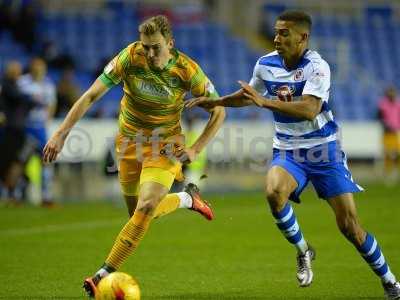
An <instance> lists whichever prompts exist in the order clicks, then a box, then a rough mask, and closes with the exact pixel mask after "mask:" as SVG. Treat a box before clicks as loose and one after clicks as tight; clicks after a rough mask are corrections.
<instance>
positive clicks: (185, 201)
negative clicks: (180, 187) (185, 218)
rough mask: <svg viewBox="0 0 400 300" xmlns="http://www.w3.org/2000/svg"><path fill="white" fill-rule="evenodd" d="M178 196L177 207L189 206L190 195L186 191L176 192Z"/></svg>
mask: <svg viewBox="0 0 400 300" xmlns="http://www.w3.org/2000/svg"><path fill="white" fill-rule="evenodd" d="M176 194H177V195H178V197H179V200H180V201H179V208H191V207H192V205H193V200H192V197H191V196H190V195H189V194H188V193H186V192H179V193H176Z"/></svg>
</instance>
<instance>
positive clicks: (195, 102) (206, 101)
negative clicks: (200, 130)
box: [185, 97, 216, 110]
mask: <svg viewBox="0 0 400 300" xmlns="http://www.w3.org/2000/svg"><path fill="white" fill-rule="evenodd" d="M195 106H200V107H201V108H204V109H206V110H209V109H213V108H214V107H215V106H216V102H215V99H211V98H209V97H198V98H193V99H189V100H187V101H186V102H185V108H189V109H190V108H193V107H195Z"/></svg>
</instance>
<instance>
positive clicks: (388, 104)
mask: <svg viewBox="0 0 400 300" xmlns="http://www.w3.org/2000/svg"><path fill="white" fill-rule="evenodd" d="M379 119H380V121H381V124H382V126H383V131H384V133H383V147H384V159H385V161H384V170H385V173H386V175H389V176H393V177H396V176H397V175H398V171H399V164H400V99H399V98H398V97H397V93H396V90H395V88H394V87H390V88H388V89H387V90H386V91H385V96H384V97H383V98H382V99H380V101H379Z"/></svg>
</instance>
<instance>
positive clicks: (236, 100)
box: [185, 89, 254, 109]
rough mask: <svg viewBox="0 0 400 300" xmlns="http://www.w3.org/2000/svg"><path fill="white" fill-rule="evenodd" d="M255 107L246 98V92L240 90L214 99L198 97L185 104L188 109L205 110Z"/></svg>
mask: <svg viewBox="0 0 400 300" xmlns="http://www.w3.org/2000/svg"><path fill="white" fill-rule="evenodd" d="M249 105H254V102H253V101H251V100H250V99H247V98H246V97H244V90H243V89H240V90H238V91H236V92H234V93H232V94H229V95H225V96H223V97H219V98H217V99H212V98H209V97H198V98H193V99H190V100H188V101H187V102H186V103H185V107H186V108H189V109H190V108H193V107H195V106H199V107H202V108H204V109H211V108H214V107H217V106H224V107H243V106H249Z"/></svg>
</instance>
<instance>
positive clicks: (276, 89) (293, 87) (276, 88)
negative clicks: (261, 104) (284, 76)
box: [271, 84, 296, 95]
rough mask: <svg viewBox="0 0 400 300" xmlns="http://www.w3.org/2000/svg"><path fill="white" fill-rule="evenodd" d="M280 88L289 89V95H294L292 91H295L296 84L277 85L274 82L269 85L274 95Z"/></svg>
mask: <svg viewBox="0 0 400 300" xmlns="http://www.w3.org/2000/svg"><path fill="white" fill-rule="evenodd" d="M282 90H289V92H290V95H294V93H295V92H296V86H295V85H283V86H282V85H281V86H278V85H276V84H273V85H271V91H272V93H273V94H274V95H277V94H278V91H282Z"/></svg>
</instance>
